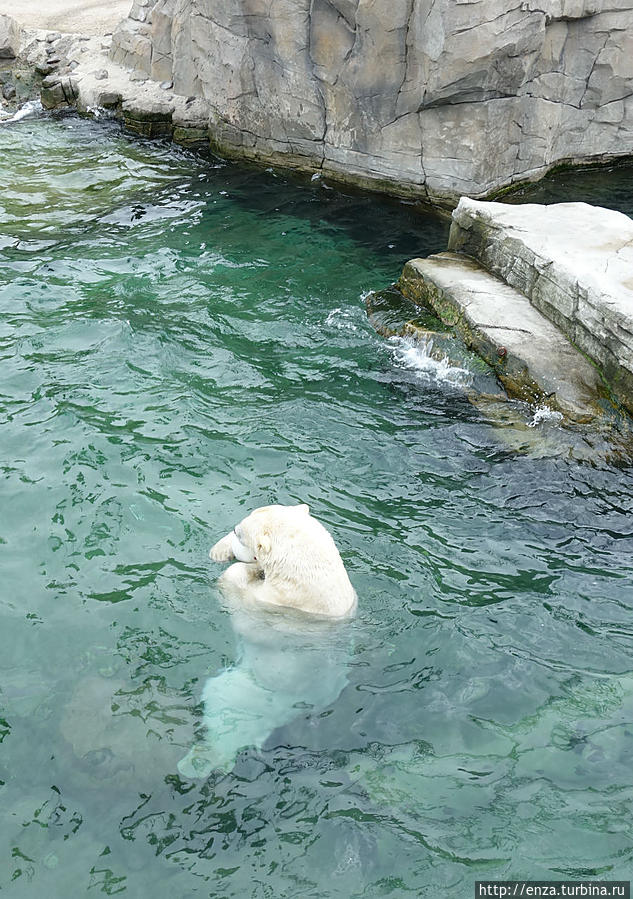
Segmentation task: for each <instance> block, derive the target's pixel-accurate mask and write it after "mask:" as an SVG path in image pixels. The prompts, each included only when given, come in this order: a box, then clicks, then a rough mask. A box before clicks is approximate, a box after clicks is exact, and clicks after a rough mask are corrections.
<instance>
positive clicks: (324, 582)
mask: <svg viewBox="0 0 633 899" xmlns="http://www.w3.org/2000/svg"><path fill="white" fill-rule="evenodd" d="M209 555H210V556H211V558H212V559H214V560H215V561H217V562H228V561H232V560H234V559H236V560H237V561H236V562H235V563H234V564H233V565H231V566H230V568H228V569H227V570H226V571H225V572H224V574H223V575H222V577H221V578H220V581H219V587H220V589H221V592H222V594H223V596H224V600H225V607H226V609H227V611H228V612H229V613H230V615H231V624H232V626H233V631H234V633H235V637H236V643H237V646H236V660H235V662H234V663H233V664H232V665H230V666H229V667H228V668H225V669H224V670H223V671H220V672H218V673H217V674H216V675H214V676H213V677H210V678H208V679H207V681H206V682H205V685H204V687H203V690H202V704H203V716H202V726H203V739H202V740H200V741H199V742H198V743H196V744H195V745H194V746H193V747H192V749H190V751H189V752H188V753H187V755H186V756H185V757H184V758H183V759H181V761H180V762H179V763H178V770H179V771H180V773H181V774H182V775H183V776H184V777H187V778H200V777H208V776H209V774H210V773H211V772H212V771H216V772H229V771H230V770H231V769H232V768H233V765H234V764H235V760H236V758H237V755H238V753H239V752H240V751H241V750H242V749H245V748H247V747H249V746H250V747H255V748H256V749H258V750H261V749H262V747H263V745H264V744H265V743H266V741H267V740H268V739H269V737H270V736H271V734H272V733H273V732H274V731H275V730H276V729H277V728H280V727H283V726H285V725H287V724H289V723H290V722H292V721H293V720H294V719H295V718H296V717H297V716H298V715H299V714H305V713H306V712H308V713H309V712H311V711H312V712H318V711H321V710H323V709H324V708H327V706H328V705H330V704H332V703H334V702H335V701H336V700H337V699H338V697H339V695H340V693H341V691H342V690H343V689H344V688H345V686H346V684H347V680H348V679H347V672H348V664H349V654H350V648H351V636H350V631H349V628H348V626H346V625H345V623H344V622H345V620H346V619H347V620H349V619H351V617H352V612H353V611H354V609H355V607H356V593H355V591H354V588H353V587H352V585H351V583H350V580H349V578H348V576H347V572H346V571H345V568H344V566H343V562H342V561H341V557H340V555H339V553H338V550H337V548H336V546H335V545H334V541H333V540H332V537H331V536H330V534H329V533H328V532H327V531H326V529H325V528H324V527H323V525H321V524H319V522H318V521H316V520H315V519H314V518H312V516H311V515H310V509H309V508H308V506H306V505H299V506H264V507H263V508H260V509H255V511H254V512H251V514H250V515H248V516H247V517H246V518H245V519H244V520H243V521H241V522H240V523H239V524H238V525H236V527H235V528H234V529H233V530H232V531H231V533H230V534H227V535H226V536H225V537H223V538H222V539H221V540H219V541H218V542H217V543H216V544H215V546H214V547H213V548H212V549H211V552H210V553H209Z"/></svg>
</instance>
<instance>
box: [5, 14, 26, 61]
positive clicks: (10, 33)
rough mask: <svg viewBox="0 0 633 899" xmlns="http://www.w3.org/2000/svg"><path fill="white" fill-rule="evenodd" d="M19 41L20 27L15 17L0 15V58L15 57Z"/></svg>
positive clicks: (20, 35)
mask: <svg viewBox="0 0 633 899" xmlns="http://www.w3.org/2000/svg"><path fill="white" fill-rule="evenodd" d="M21 43H22V29H21V28H20V26H19V25H18V23H17V22H16V21H15V19H12V18H11V16H3V15H0V59H15V58H16V56H17V55H18V53H19V52H20V45H21Z"/></svg>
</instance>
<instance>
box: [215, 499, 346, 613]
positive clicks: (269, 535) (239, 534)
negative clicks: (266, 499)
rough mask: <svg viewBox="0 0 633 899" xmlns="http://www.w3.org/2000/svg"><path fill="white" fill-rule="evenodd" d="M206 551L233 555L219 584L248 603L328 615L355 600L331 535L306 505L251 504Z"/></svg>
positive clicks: (220, 558) (224, 558) (222, 557)
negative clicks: (225, 533)
mask: <svg viewBox="0 0 633 899" xmlns="http://www.w3.org/2000/svg"><path fill="white" fill-rule="evenodd" d="M209 555H210V556H211V558H212V559H213V560H214V561H215V562H229V561H232V560H234V559H236V560H237V561H236V562H235V564H234V565H231V567H230V568H228V569H227V570H226V571H225V572H224V574H223V575H222V577H221V578H220V583H219V586H220V588H221V589H222V591H223V592H224V593H225V594H227V595H229V596H231V597H233V598H236V599H238V600H240V601H242V602H245V603H247V604H254V605H259V604H263V605H269V606H282V607H286V608H289V609H298V610H300V611H302V612H307V613H308V614H310V615H320V616H324V617H326V618H344V617H346V616H348V615H350V614H351V613H352V612H353V611H354V608H355V606H356V592H355V590H354V588H353V587H352V585H351V583H350V580H349V577H348V576H347V572H346V571H345V567H344V565H343V561H342V559H341V557H340V555H339V552H338V550H337V548H336V545H335V543H334V540H332V537H331V536H330V534H329V533H328V531H326V529H325V528H324V527H323V525H322V524H320V523H319V522H318V521H317V520H316V518H313V517H312V516H311V515H310V509H309V507H308V506H307V505H304V504H302V505H299V506H277V505H276V506H262V507H261V508H259V509H255V510H254V511H253V512H251V514H250V515H248V516H247V517H246V518H244V519H243V521H241V522H240V523H239V524H238V525H236V526H235V528H234V529H233V530H232V531H231V533H229V534H227V535H226V536H225V537H223V538H222V539H221V540H219V541H218V542H217V543H216V544H215V546H214V547H213V548H212V549H211V552H210V553H209Z"/></svg>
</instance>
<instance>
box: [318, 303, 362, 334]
mask: <svg viewBox="0 0 633 899" xmlns="http://www.w3.org/2000/svg"><path fill="white" fill-rule="evenodd" d="M354 318H355V314H354V312H353V311H350V310H348V309H341V308H338V307H337V308H336V309H332V311H331V312H329V313H328V316H327V318H326V319H325V324H326V325H327V326H328V327H330V328H335V329H336V330H337V331H358V326H357V325H356V324H355V323H354Z"/></svg>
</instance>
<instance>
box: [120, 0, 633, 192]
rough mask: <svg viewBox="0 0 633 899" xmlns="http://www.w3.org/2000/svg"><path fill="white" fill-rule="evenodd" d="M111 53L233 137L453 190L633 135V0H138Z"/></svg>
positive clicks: (320, 165) (394, 180) (409, 186)
mask: <svg viewBox="0 0 633 899" xmlns="http://www.w3.org/2000/svg"><path fill="white" fill-rule="evenodd" d="M112 53H113V57H112V58H113V60H114V61H117V62H120V63H123V64H125V65H128V66H131V67H133V68H135V69H136V70H137V72H139V73H140V74H145V75H149V76H151V77H152V78H153V79H155V80H159V81H165V80H170V81H171V80H173V82H174V91H175V92H176V93H178V94H181V95H183V96H190V95H191V96H195V97H201V98H204V99H205V100H206V101H208V103H209V105H210V111H211V114H212V121H211V127H212V138H213V140H214V141H215V143H216V144H217V145H218V146H219V147H220V148H221V149H222V150H223V151H224V152H228V153H233V154H235V155H239V156H244V157H249V158H254V159H260V160H263V161H272V162H280V163H282V164H285V165H289V166H296V167H299V168H303V169H307V170H317V169H323V171H324V172H326V173H330V174H335V175H337V176H338V177H342V178H344V179H351V180H355V181H357V182H361V183H368V184H370V185H373V186H376V187H378V188H386V189H388V190H390V191H391V192H394V193H400V194H403V195H408V194H412V195H416V196H421V197H424V196H428V197H429V198H431V199H433V200H435V201H440V202H444V203H446V204H447V205H452V204H453V203H454V202H456V200H457V198H458V197H459V196H460V195H462V194H468V195H471V196H483V195H485V194H488V193H489V192H490V191H492V190H494V189H497V188H500V187H502V186H505V185H508V184H510V183H512V182H513V181H516V180H523V179H526V178H534V177H537V176H539V175H540V174H543V173H544V172H545V171H546V170H547V169H548V168H549V167H551V166H552V165H553V164H555V163H558V162H561V161H569V162H583V161H587V160H589V159H602V158H604V157H611V156H614V157H615V156H622V155H625V154H631V153H633V0H511V2H510V3H507V2H502V0H477V2H471V0H466V2H465V0H231V2H230V3H227V2H226V0H135V2H134V5H133V8H132V11H131V14H130V18H129V19H128V20H126V21H124V23H123V24H122V26H121V27H120V28H119V30H118V31H117V33H116V34H115V38H114V42H113V50H112Z"/></svg>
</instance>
